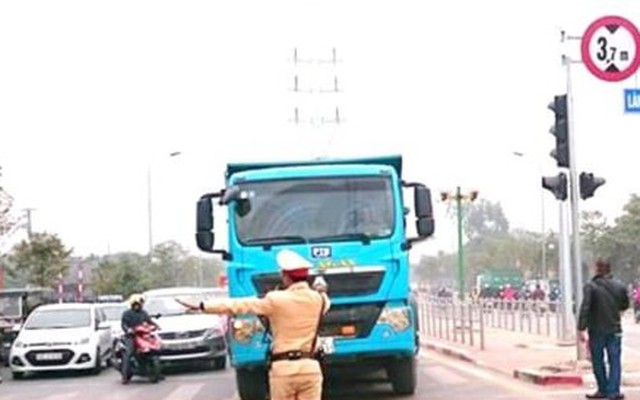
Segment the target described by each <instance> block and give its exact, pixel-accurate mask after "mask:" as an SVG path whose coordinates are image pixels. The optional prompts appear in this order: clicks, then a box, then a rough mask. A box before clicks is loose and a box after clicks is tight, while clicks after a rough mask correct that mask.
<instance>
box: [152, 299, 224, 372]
mask: <svg viewBox="0 0 640 400" xmlns="http://www.w3.org/2000/svg"><path fill="white" fill-rule="evenodd" d="M143 295H144V297H145V306H144V307H145V310H146V311H147V312H148V313H149V315H151V316H152V317H153V316H154V315H156V314H160V318H158V319H157V320H156V322H157V323H158V325H159V326H160V331H159V332H158V334H159V335H160V338H161V339H162V349H161V350H160V361H161V362H162V363H178V362H187V361H206V362H209V363H211V364H213V367H214V368H215V369H224V368H226V363H227V341H226V339H225V328H226V327H225V321H226V319H225V318H223V317H220V316H218V315H212V314H200V313H193V312H190V311H188V310H186V309H185V308H184V307H183V306H182V305H180V304H178V303H177V302H176V301H175V299H176V298H181V299H185V300H190V301H193V302H200V301H203V300H206V299H207V298H210V297H218V293H217V292H214V291H212V290H211V289H203V288H189V287H186V288H171V289H156V290H150V291H148V292H145V293H144V294H143Z"/></svg>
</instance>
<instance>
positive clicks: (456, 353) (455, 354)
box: [421, 342, 478, 364]
mask: <svg viewBox="0 0 640 400" xmlns="http://www.w3.org/2000/svg"><path fill="white" fill-rule="evenodd" d="M421 345H422V347H424V348H425V349H427V350H431V351H435V352H436V353H440V354H443V355H445V356H449V357H451V358H455V359H457V360H461V361H465V362H468V363H471V364H478V363H477V362H476V360H475V359H474V358H473V357H471V356H470V355H469V353H468V352H466V351H464V350H460V349H456V348H455V347H449V346H446V345H442V344H439V343H433V342H423V343H421Z"/></svg>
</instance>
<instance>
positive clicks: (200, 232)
mask: <svg viewBox="0 0 640 400" xmlns="http://www.w3.org/2000/svg"><path fill="white" fill-rule="evenodd" d="M196 243H197V244H198V248H199V249H200V250H202V251H206V252H211V251H212V250H213V245H214V244H215V235H214V233H213V205H212V204H211V197H208V196H203V197H201V198H200V200H198V205H197V211H196Z"/></svg>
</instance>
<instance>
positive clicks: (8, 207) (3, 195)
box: [0, 186, 17, 242]
mask: <svg viewBox="0 0 640 400" xmlns="http://www.w3.org/2000/svg"><path fill="white" fill-rule="evenodd" d="M12 210H13V198H12V197H11V195H10V194H9V193H7V192H6V191H5V190H4V189H3V188H2V186H0V242H1V240H2V239H3V238H4V237H5V235H8V234H9V233H11V231H12V230H13V228H14V227H15V226H16V224H17V221H16V219H15V217H14V215H13V213H12Z"/></svg>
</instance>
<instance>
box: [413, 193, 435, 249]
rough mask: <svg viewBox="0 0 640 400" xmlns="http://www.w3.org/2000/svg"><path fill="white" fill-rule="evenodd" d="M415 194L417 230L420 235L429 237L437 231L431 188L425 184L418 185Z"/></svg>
mask: <svg viewBox="0 0 640 400" xmlns="http://www.w3.org/2000/svg"><path fill="white" fill-rule="evenodd" d="M413 196H414V208H415V212H416V230H417V232H418V236H419V237H421V238H427V237H429V236H431V235H433V233H434V231H435V223H434V219H433V204H432V203H431V190H430V189H429V188H428V187H426V186H424V185H416V186H415V188H414V192H413Z"/></svg>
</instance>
